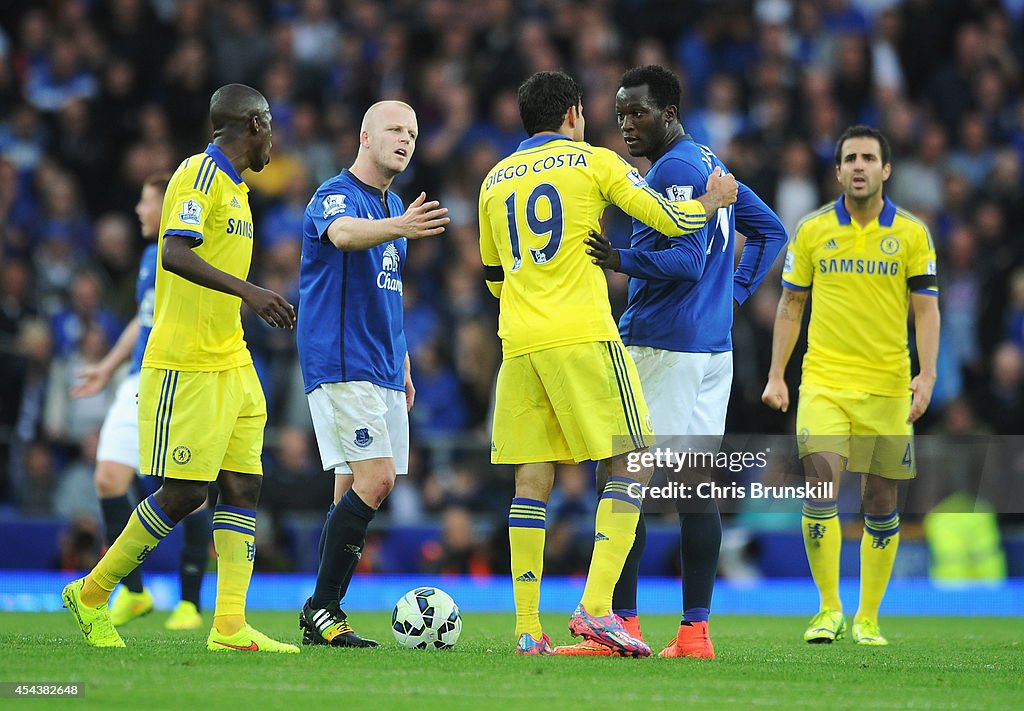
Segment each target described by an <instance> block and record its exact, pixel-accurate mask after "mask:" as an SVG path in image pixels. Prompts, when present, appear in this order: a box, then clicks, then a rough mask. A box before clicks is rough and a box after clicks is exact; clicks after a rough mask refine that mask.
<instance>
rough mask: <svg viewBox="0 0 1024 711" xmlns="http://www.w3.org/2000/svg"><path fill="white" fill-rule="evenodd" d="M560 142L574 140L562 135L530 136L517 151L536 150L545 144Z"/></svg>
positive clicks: (542, 134) (539, 134) (544, 134)
mask: <svg viewBox="0 0 1024 711" xmlns="http://www.w3.org/2000/svg"><path fill="white" fill-rule="evenodd" d="M558 140H562V141H571V140H572V139H571V138H569V137H568V136H563V135H562V134H561V133H538V134H537V135H536V136H530V137H529V138H527V139H526V140H525V141H523V142H522V143H520V144H519V148H517V149H516V150H517V151H522V150H526V149H528V148H536V147H537V146H543V145H544V144H545V143H550V142H551V141H558Z"/></svg>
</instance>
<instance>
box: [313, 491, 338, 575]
mask: <svg viewBox="0 0 1024 711" xmlns="http://www.w3.org/2000/svg"><path fill="white" fill-rule="evenodd" d="M332 513H334V504H331V508H329V509H327V517H326V518H325V519H324V527H323V529H322V530H321V531H320V543H318V544H317V547H316V560H317V563H319V562H320V561H321V560H323V559H324V546H325V545H327V526H328V524H330V522H331V514H332Z"/></svg>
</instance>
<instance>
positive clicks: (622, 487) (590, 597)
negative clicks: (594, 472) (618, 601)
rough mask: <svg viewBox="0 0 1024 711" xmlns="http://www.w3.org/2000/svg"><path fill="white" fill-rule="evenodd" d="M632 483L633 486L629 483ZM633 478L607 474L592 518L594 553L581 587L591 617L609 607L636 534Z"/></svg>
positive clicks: (601, 614) (636, 502) (637, 511)
mask: <svg viewBox="0 0 1024 711" xmlns="http://www.w3.org/2000/svg"><path fill="white" fill-rule="evenodd" d="M631 485H633V486H631ZM636 485H637V482H636V481H635V480H633V479H629V478H627V477H621V476H612V477H608V483H607V484H605V487H604V492H602V494H601V500H600V501H599V502H598V504H597V518H596V520H595V522H594V554H593V556H592V557H591V558H590V570H589V571H588V572H587V586H586V587H585V588H584V589H583V599H582V600H581V602H582V603H583V607H585V608H586V609H587V612H589V613H590V614H591V615H594V616H595V617H604V616H605V615H607V614H608V613H609V612H611V610H612V593H613V592H614V591H615V584H616V583H617V582H619V576H620V575H621V574H622V566H623V565H624V564H625V562H626V556H628V555H629V549H630V548H632V547H633V540H634V539H635V538H636V524H637V522H638V521H639V520H640V504H641V499H640V498H638V497H636V496H633V494H635V493H637V491H636Z"/></svg>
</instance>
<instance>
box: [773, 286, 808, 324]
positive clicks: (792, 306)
mask: <svg viewBox="0 0 1024 711" xmlns="http://www.w3.org/2000/svg"><path fill="white" fill-rule="evenodd" d="M806 302H807V292H805V291H792V290H790V289H783V290H782V298H781V299H779V308H778V311H777V312H776V314H775V319H776V320H777V321H795V322H796V323H800V321H801V320H802V319H803V315H804V304H805V303H806Z"/></svg>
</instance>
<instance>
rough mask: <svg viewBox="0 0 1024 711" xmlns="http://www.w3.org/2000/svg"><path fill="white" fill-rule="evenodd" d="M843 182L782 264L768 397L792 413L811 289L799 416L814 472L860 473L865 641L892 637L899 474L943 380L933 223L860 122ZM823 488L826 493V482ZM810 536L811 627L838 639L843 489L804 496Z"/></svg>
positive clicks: (881, 140)
mask: <svg viewBox="0 0 1024 711" xmlns="http://www.w3.org/2000/svg"><path fill="white" fill-rule="evenodd" d="M835 162H836V178H837V179H838V180H839V183H840V185H842V188H843V194H842V195H841V196H840V197H839V199H838V200H836V202H835V203H834V204H829V205H826V206H824V207H822V208H821V209H819V210H818V211H816V212H813V213H811V214H810V215H808V216H807V217H805V218H804V220H803V221H802V222H801V223H800V224H799V226H798V227H797V231H796V234H795V235H794V236H793V239H792V241H791V242H790V245H789V252H788V254H787V255H786V265H785V267H784V269H783V275H782V285H783V293H782V298H781V300H780V301H779V307H778V312H777V314H776V317H775V330H774V338H773V344H772V362H771V369H770V371H769V373H768V384H767V386H766V387H765V389H764V394H763V395H762V397H761V399H762V400H763V401H764V402H765V404H767V405H768V406H769V407H772V408H774V409H776V410H782V411H783V412H786V410H787V409H788V408H789V391H788V389H787V387H786V382H785V379H784V373H785V370H786V363H787V362H788V361H789V357H790V355H791V354H792V352H793V346H794V345H795V344H796V340H797V337H798V336H799V334H800V323H801V319H802V316H803V310H804V304H805V302H806V300H807V296H808V294H813V297H814V299H813V301H814V305H813V306H812V308H811V318H810V325H809V326H808V331H807V354H806V355H805V356H804V361H803V380H802V382H801V384H800V403H799V406H798V407H797V415H796V427H797V442H798V447H799V453H800V457H801V459H802V461H803V468H804V473H805V475H806V476H807V478H808V479H809V480H812V481H819V482H832V483H833V491H834V492H838V477H839V473H840V472H841V471H842V470H843V468H844V465H845V468H846V469H847V470H848V471H850V472H859V473H861V475H862V487H861V491H862V497H863V508H864V535H863V537H862V539H861V546H860V560H861V587H860V605H859V607H858V609H857V614H856V615H855V616H854V619H853V639H854V641H855V642H857V644H866V645H884V644H888V642H887V641H886V639H885V637H883V636H882V634H881V632H880V631H879V627H878V608H879V606H880V605H881V602H882V596H883V595H884V594H885V588H886V586H887V585H888V583H889V577H890V575H891V573H892V566H893V561H894V560H895V559H896V549H897V547H898V546H899V529H900V517H899V513H898V512H897V509H896V503H897V500H896V494H897V484H898V483H899V481H900V480H904V479H911V478H913V477H914V475H915V462H914V445H913V439H912V437H913V422H914V421H915V420H917V419H918V418H919V417H921V415H922V414H924V411H925V410H926V409H927V407H928V403H929V401H930V400H931V396H932V388H933V387H934V386H935V361H936V358H937V357H938V350H939V307H938V299H937V298H936V297H937V296H938V281H937V278H936V271H935V248H934V246H933V245H932V240H931V237H930V236H929V234H928V228H927V227H925V225H924V223H922V222H921V221H920V220H918V219H917V218H916V217H914V216H913V215H911V214H910V213H908V212H906V211H904V210H901V209H900V208H898V207H896V205H894V204H893V203H892V202H891V201H890V200H889V199H888V198H887V197H885V195H884V194H883V185H884V183H885V181H886V180H888V178H889V173H890V172H891V170H892V166H891V165H890V150H889V144H888V142H887V141H886V139H885V137H884V136H883V135H882V134H881V133H880V132H879V131H877V130H876V129H874V128H871V127H868V126H853V127H851V128H848V129H847V130H846V131H845V132H844V133H843V135H842V136H840V137H839V141H838V142H837V143H836V151H835ZM908 306H912V307H913V311H914V323H915V332H916V334H917V355H918V360H919V362H920V372H919V373H918V374H917V376H915V377H914V379H913V380H911V378H910V357H909V353H908V351H907V309H908ZM823 493H824V492H823ZM802 525H803V536H804V544H805V548H806V550H807V560H808V562H809V563H810V567H811V574H812V575H813V577H814V582H815V584H816V585H817V587H818V593H819V595H820V598H821V605H820V610H819V612H818V614H816V615H815V616H814V617H813V618H812V619H811V622H810V625H809V627H808V628H807V631H806V632H805V633H804V639H805V640H806V641H808V642H811V643H822V642H824V643H830V642H832V641H834V640H837V639H841V638H842V637H843V636H844V634H845V632H846V621H845V618H844V617H843V612H842V609H843V608H842V603H841V602H840V600H839V550H840V544H841V542H842V532H841V530H840V525H839V518H838V515H837V507H836V499H835V497H834V496H832V497H828V496H821V497H819V498H814V499H808V500H806V501H805V502H804V510H803V520H802Z"/></svg>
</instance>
